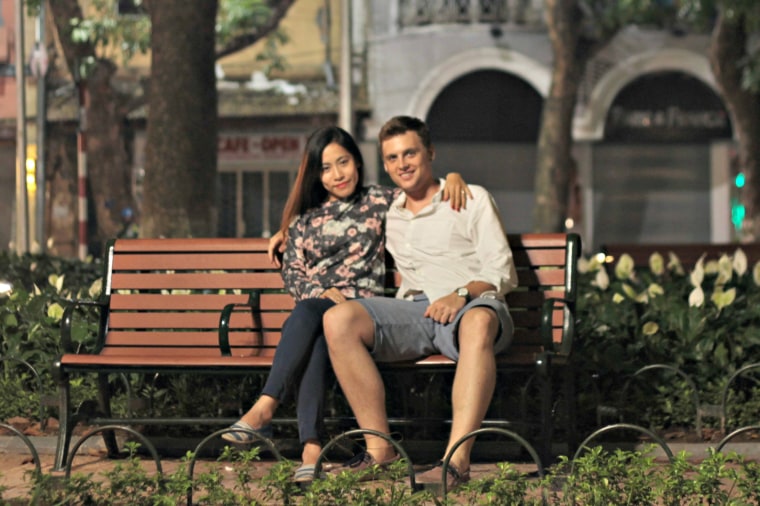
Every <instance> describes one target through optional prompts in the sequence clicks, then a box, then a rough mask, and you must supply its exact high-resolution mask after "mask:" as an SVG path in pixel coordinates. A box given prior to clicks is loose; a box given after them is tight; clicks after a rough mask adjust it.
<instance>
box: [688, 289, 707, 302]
mask: <svg viewBox="0 0 760 506" xmlns="http://www.w3.org/2000/svg"><path fill="white" fill-rule="evenodd" d="M704 303H705V292H703V291H702V287H700V286H697V287H696V288H694V290H692V291H691V293H690V294H689V306H690V307H702V304H704Z"/></svg>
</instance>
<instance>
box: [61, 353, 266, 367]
mask: <svg viewBox="0 0 760 506" xmlns="http://www.w3.org/2000/svg"><path fill="white" fill-rule="evenodd" d="M61 363H62V364H63V365H66V366H70V367H71V366H89V367H92V368H97V367H108V366H132V367H135V368H139V367H162V368H166V369H171V368H175V369H187V368H189V367H198V368H203V367H213V366H216V367H224V368H227V367H230V368H234V367H241V368H242V367H249V368H253V367H266V368H269V367H270V366H271V365H272V357H271V355H261V356H243V357H238V356H232V357H222V356H211V355H202V354H190V353H189V352H188V353H179V352H176V351H175V352H174V353H173V354H169V353H166V354H160V355H159V354H156V355H151V356H147V357H146V356H144V355H141V354H136V353H135V352H134V350H132V352H131V353H123V354H100V355H75V354H72V355H64V356H63V357H61Z"/></svg>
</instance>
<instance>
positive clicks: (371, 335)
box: [323, 301, 395, 462]
mask: <svg viewBox="0 0 760 506" xmlns="http://www.w3.org/2000/svg"><path fill="white" fill-rule="evenodd" d="M323 326H324V331H325V338H326V339H327V347H328V350H329V353H330V361H331V362H332V367H333V371H335V376H336V377H337V378H338V382H339V383H340V386H341V388H342V389H343V394H344V395H345V396H346V400H348V403H349V404H350V405H351V409H352V410H353V412H354V416H356V421H357V422H358V424H359V427H361V428H362V429H372V430H376V431H378V432H382V433H383V434H389V433H390V428H389V426H388V416H387V413H386V410H385V386H384V385H383V380H382V378H381V377H380V372H379V371H378V369H377V366H376V365H375V361H374V360H373V359H372V355H370V353H369V349H370V348H371V347H372V346H373V344H374V341H375V330H374V322H373V321H372V318H371V317H370V315H369V313H368V312H367V310H366V309H364V307H363V306H362V305H361V304H359V303H358V302H355V301H349V302H344V303H342V304H338V305H337V306H335V307H333V308H331V309H330V310H329V311H327V312H326V313H325V316H324V318H323ZM365 440H366V442H367V452H368V453H369V454H370V455H372V457H373V458H374V459H375V461H376V462H384V461H386V460H388V459H390V458H392V457H393V456H395V450H394V449H393V448H392V447H391V446H389V445H388V443H387V442H386V441H384V440H383V439H381V438H378V437H375V436H365Z"/></svg>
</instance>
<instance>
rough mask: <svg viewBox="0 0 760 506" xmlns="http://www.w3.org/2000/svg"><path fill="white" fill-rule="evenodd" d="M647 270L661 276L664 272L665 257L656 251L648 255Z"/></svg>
mask: <svg viewBox="0 0 760 506" xmlns="http://www.w3.org/2000/svg"><path fill="white" fill-rule="evenodd" d="M649 270H651V271H652V273H653V274H655V275H656V276H661V275H662V274H663V273H664V272H665V259H663V258H662V255H660V253H659V252H657V251H655V252H654V253H652V254H651V255H650V257H649Z"/></svg>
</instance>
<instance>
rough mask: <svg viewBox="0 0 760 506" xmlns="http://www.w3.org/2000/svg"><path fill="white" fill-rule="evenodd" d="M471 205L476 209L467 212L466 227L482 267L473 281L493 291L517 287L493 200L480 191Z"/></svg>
mask: <svg viewBox="0 0 760 506" xmlns="http://www.w3.org/2000/svg"><path fill="white" fill-rule="evenodd" d="M474 204H475V206H476V209H475V211H476V212H474V213H472V215H471V223H470V230H472V231H473V239H474V241H475V244H476V248H477V252H478V255H479V257H480V265H481V266H482V267H481V270H480V272H479V273H478V275H477V278H476V280H477V281H485V282H487V283H490V284H492V285H494V286H495V287H496V291H497V292H499V293H500V294H502V295H503V294H506V293H507V292H509V291H511V290H513V289H514V288H515V287H516V286H517V271H516V269H515V262H514V257H513V256H512V249H511V248H510V247H509V242H508V241H507V236H506V232H505V230H504V226H503V224H502V222H501V218H500V216H499V211H498V208H497V207H496V202H494V200H493V197H492V196H491V194H490V193H488V192H487V191H485V190H482V193H480V195H478V197H477V198H476V199H475V201H474ZM468 205H469V204H468Z"/></svg>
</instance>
